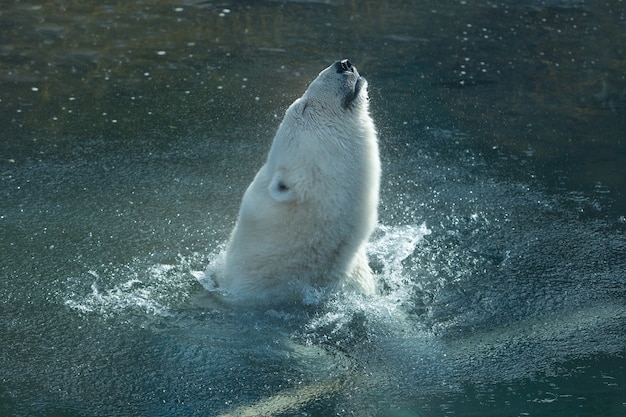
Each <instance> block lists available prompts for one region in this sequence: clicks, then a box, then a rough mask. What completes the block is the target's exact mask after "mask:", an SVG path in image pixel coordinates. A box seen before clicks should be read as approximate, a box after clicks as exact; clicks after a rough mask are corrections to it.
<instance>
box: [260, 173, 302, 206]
mask: <svg viewBox="0 0 626 417" xmlns="http://www.w3.org/2000/svg"><path fill="white" fill-rule="evenodd" d="M267 188H268V191H269V193H270V197H272V198H273V199H274V200H276V201H278V202H279V203H284V202H288V201H294V200H295V199H296V193H295V192H294V190H293V189H292V188H291V187H290V186H289V185H288V184H287V183H286V182H285V180H284V178H283V176H282V175H281V173H280V172H277V173H275V174H274V177H273V178H272V181H271V182H270V185H269V187H267Z"/></svg>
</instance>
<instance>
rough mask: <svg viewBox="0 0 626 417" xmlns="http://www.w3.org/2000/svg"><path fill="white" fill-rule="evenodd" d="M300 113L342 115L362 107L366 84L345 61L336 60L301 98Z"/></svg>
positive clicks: (364, 106)
mask: <svg viewBox="0 0 626 417" xmlns="http://www.w3.org/2000/svg"><path fill="white" fill-rule="evenodd" d="M300 100H301V101H302V104H303V106H304V107H303V109H302V112H303V113H304V111H306V110H307V109H313V108H314V109H316V110H317V111H331V112H345V111H352V110H355V109H363V108H366V104H367V81H366V80H365V78H363V77H361V76H360V75H359V73H358V71H357V69H356V67H355V66H353V65H352V63H350V61H349V60H347V59H344V60H341V61H337V62H335V63H334V64H332V65H331V66H329V67H328V68H326V69H324V70H323V71H322V72H320V73H319V75H318V76H317V78H316V79H315V80H314V81H313V82H312V83H311V85H309V88H308V89H307V90H306V92H305V93H304V95H303V96H302V98H301V99H300Z"/></svg>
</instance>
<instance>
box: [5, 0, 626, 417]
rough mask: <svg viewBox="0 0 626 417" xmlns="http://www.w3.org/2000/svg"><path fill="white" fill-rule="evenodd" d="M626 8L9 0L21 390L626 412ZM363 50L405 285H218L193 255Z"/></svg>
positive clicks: (14, 326)
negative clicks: (257, 291)
mask: <svg viewBox="0 0 626 417" xmlns="http://www.w3.org/2000/svg"><path fill="white" fill-rule="evenodd" d="M625 20H626V3H625V2H624V1H622V0H612V1H592V0H589V1H586V0H524V1H510V0H495V1H470V0H467V1H465V0H457V1H432V0H431V1H420V2H416V1H393V2H391V1H342V0H337V1H332V0H328V1H235V2H229V1H221V2H213V1H184V0H183V1H179V2H172V1H153V2H144V1H134V2H128V1H124V2H122V1H119V2H106V3H102V2H65V1H39V2H37V1H32V2H24V1H3V3H2V5H1V6H0V126H1V129H2V130H1V132H0V280H1V281H0V340H1V341H0V344H1V348H0V415H7V416H92V415H93V416H95V415H98V416H102V415H111V416H113V415H114V416H124V415H128V416H138V415H145V416H211V415H219V414H220V413H228V412H233V413H234V414H237V413H240V414H242V413H244V412H250V413H252V414H250V415H297V416H305V415H309V416H329V415H339V416H347V415H358V416H440V415H458V416H503V415H507V416H527V415H530V416H548V415H549V416H574V415H576V416H599V415H603V416H623V415H625V414H626V400H625V398H626V388H625V387H626V369H625V366H626V361H625V360H624V355H625V354H626V302H625V297H626V256H625V255H626V236H625V233H626V175H625V174H626V168H625V167H626V144H625V134H624V132H625V131H626V117H625V113H626V31H625V30H624V28H625V27H626V26H625ZM342 58H350V59H351V61H352V62H353V63H354V64H355V65H356V66H357V67H358V69H359V72H360V73H361V74H362V75H364V76H365V77H366V78H367V79H368V81H369V84H370V97H371V109H372V114H373V116H374V119H375V121H376V123H377V126H378V128H379V131H380V146H381V153H382V162H383V169H384V174H383V182H382V192H381V207H380V227H379V228H378V230H377V232H376V234H375V236H374V237H373V238H372V242H371V244H370V257H371V260H372V266H373V267H374V269H375V270H376V272H377V278H378V280H379V286H380V288H381V294H380V295H378V296H376V297H372V298H369V299H366V298H362V297H360V296H358V295H354V296H353V297H347V298H342V299H333V298H332V297H331V298H330V299H326V300H321V301H320V300H315V299H312V300H305V302H304V303H303V305H299V306H289V307H288V306H286V307H285V308H284V309H283V308H281V309H270V310H266V309H254V308H251V309H250V310H246V311H243V310H233V309H231V308H228V306H223V305H220V304H217V303H215V302H214V300H212V299H211V297H210V293H209V292H208V291H206V290H205V288H204V287H203V285H202V284H203V282H202V280H198V279H197V278H196V277H197V276H198V274H196V273H195V272H194V271H199V270H203V269H204V268H205V267H206V265H208V264H210V263H211V261H212V260H213V259H215V257H216V255H217V253H219V251H220V249H221V248H222V247H223V245H224V243H225V241H226V240H227V238H228V234H229V232H230V230H231V229H232V226H233V224H234V220H235V218H236V214H237V210H238V206H239V202H240V199H241V196H242V195H243V192H244V190H245V187H246V186H247V184H248V183H249V182H250V181H251V180H252V178H253V176H254V174H255V172H256V171H257V170H258V168H259V167H260V166H261V165H262V164H263V162H264V158H265V155H266V152H267V150H268V148H269V145H270V143H271V140H272V137H273V134H274V132H275V130H276V128H277V127H278V124H279V122H280V120H281V119H282V115H283V113H284V111H285V109H286V108H287V106H288V105H289V104H290V103H291V102H292V101H293V100H294V99H295V98H297V97H299V96H300V95H301V94H302V93H303V91H304V89H305V88H306V86H307V85H308V83H309V82H310V81H311V80H312V79H314V78H315V76H316V75H317V73H318V72H319V71H320V70H321V69H323V68H324V67H326V66H327V65H329V64H330V63H332V62H334V61H335V60H337V59H342ZM313 298H314V297H313ZM280 395H283V396H284V397H291V398H299V400H297V401H292V402H291V403H289V402H285V401H283V402H281V401H279V399H280ZM262 405H265V408H262ZM244 406H251V407H253V408H252V409H243V408H238V407H244ZM255 407H256V408H255ZM233 410H234V411H233Z"/></svg>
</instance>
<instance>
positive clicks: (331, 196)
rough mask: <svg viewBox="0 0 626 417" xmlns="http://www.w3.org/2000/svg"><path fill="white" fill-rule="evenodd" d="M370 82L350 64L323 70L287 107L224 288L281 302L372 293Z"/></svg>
mask: <svg viewBox="0 0 626 417" xmlns="http://www.w3.org/2000/svg"><path fill="white" fill-rule="evenodd" d="M368 100H369V99H368V95H367V81H366V80H365V79H364V78H362V77H361V76H359V73H358V72H357V69H356V67H354V66H353V65H352V64H351V63H350V61H349V60H347V59H344V60H342V61H338V62H335V63H334V64H332V65H331V66H329V67H328V68H326V69H324V70H323V71H322V72H320V74H319V76H318V77H317V78H316V79H315V80H314V81H313V82H312V83H311V84H310V85H309V87H308V89H307V90H306V91H305V93H304V95H303V96H302V97H300V98H299V99H297V100H296V101H295V102H294V103H293V104H292V105H291V106H290V107H289V108H288V109H287V111H286V113H285V117H284V119H283V121H282V123H281V124H280V126H279V128H278V131H277V133H276V136H275V137H274V141H273V143H272V146H271V148H270V150H269V154H268V156H267V161H266V163H265V165H263V167H262V168H261V169H260V170H259V172H258V173H257V174H256V177H255V178H254V180H253V181H252V183H251V184H250V185H249V186H248V189H247V190H246V192H245V194H244V196H243V199H242V202H241V208H240V211H239V215H238V218H237V222H236V224H235V228H234V229H233V231H232V234H231V236H230V240H229V242H228V245H227V247H226V252H225V259H224V260H223V266H222V271H221V274H220V273H218V276H217V277H216V281H217V284H218V286H219V287H220V288H223V289H225V290H226V292H228V293H231V294H232V295H233V296H235V297H237V298H244V299H249V298H264V299H266V300H271V301H277V300H283V301H284V300H287V299H289V298H291V299H293V298H297V297H298V296H300V297H301V296H302V291H303V290H304V289H305V288H314V289H319V290H321V291H327V290H331V291H336V290H342V289H356V290H358V291H361V292H363V293H365V294H372V293H374V291H375V285H374V278H373V276H372V271H371V270H370V267H369V265H368V262H367V257H366V244H367V242H368V239H369V237H370V234H371V233H372V231H373V230H374V228H375V226H376V222H377V206H378V189H379V182H380V160H379V156H378V143H377V133H376V129H375V126H374V122H373V120H372V118H371V117H370V115H369V104H368Z"/></svg>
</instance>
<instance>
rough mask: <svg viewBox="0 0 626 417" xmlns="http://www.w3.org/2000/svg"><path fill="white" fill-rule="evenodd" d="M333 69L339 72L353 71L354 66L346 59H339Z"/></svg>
mask: <svg viewBox="0 0 626 417" xmlns="http://www.w3.org/2000/svg"><path fill="white" fill-rule="evenodd" d="M335 69H336V70H337V72H338V73H339V74H341V73H343V72H348V71H349V72H354V70H355V68H354V67H353V66H352V63H351V62H350V60H348V59H342V60H341V61H337V62H335Z"/></svg>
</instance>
